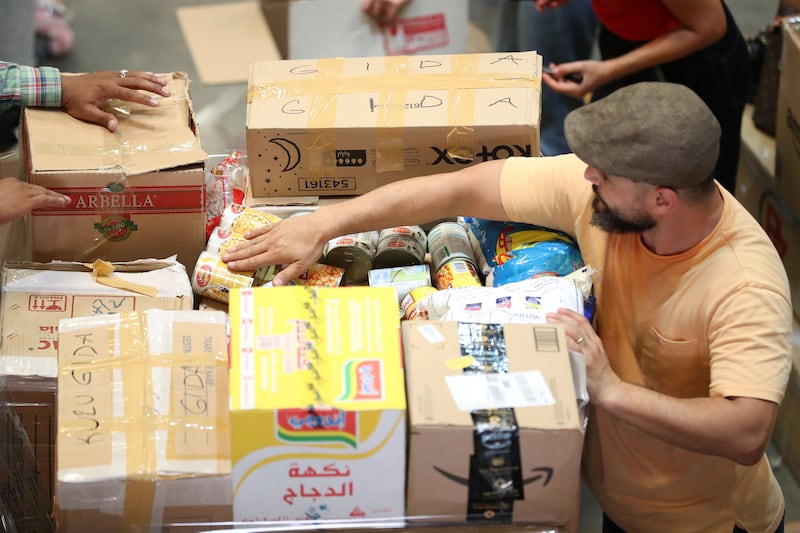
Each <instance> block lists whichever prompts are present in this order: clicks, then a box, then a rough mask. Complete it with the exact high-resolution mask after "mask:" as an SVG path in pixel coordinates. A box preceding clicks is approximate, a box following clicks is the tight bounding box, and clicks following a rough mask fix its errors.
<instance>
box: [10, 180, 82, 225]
mask: <svg viewBox="0 0 800 533" xmlns="http://www.w3.org/2000/svg"><path fill="white" fill-rule="evenodd" d="M70 201H71V200H70V198H69V196H65V195H63V194H59V193H57V192H53V191H51V190H49V189H45V188H44V187H42V186H40V185H33V184H31V183H27V182H24V181H20V180H18V179H16V178H3V179H0V224H5V223H6V222H11V221H12V220H15V219H17V218H20V217H21V216H24V215H27V214H28V213H30V212H31V211H32V210H34V209H41V208H43V207H51V208H56V207H66V206H68V205H69V203H70Z"/></svg>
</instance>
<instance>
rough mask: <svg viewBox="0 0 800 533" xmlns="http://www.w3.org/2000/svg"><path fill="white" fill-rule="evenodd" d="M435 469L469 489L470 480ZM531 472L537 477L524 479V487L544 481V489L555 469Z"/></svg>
mask: <svg viewBox="0 0 800 533" xmlns="http://www.w3.org/2000/svg"><path fill="white" fill-rule="evenodd" d="M433 469H434V470H436V471H437V472H439V473H440V474H441V475H442V476H444V477H445V478H447V479H449V480H450V481H453V482H454V483H458V484H459V485H463V486H465V487H469V479H468V478H465V477H461V476H457V475H456V474H453V473H451V472H448V471H447V470H444V469H442V468H439V467H438V466H434V467H433ZM531 472H535V475H533V476H531V477H528V478H522V483H523V485H530V484H531V483H534V482H536V481H539V480H542V479H543V480H544V481H542V487H546V486H547V484H548V483H550V480H551V479H553V469H552V468H551V467H549V466H540V467H538V468H534V469H533V470H531Z"/></svg>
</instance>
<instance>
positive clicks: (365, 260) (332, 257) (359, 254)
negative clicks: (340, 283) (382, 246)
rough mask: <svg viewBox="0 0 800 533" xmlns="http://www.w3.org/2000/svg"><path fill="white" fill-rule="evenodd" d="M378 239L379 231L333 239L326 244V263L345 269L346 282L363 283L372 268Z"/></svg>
mask: <svg viewBox="0 0 800 533" xmlns="http://www.w3.org/2000/svg"><path fill="white" fill-rule="evenodd" d="M377 241H378V232H377V231H367V232H363V233H353V234H350V235H343V236H341V237H337V238H335V239H331V240H330V241H328V242H327V244H326V245H325V255H324V257H325V259H324V263H325V264H326V265H331V266H335V267H339V268H341V269H343V270H344V282H345V284H355V283H362V282H364V281H366V280H367V275H368V274H369V271H370V270H371V269H372V261H373V259H374V258H375V249H376V245H377V244H378V242H377Z"/></svg>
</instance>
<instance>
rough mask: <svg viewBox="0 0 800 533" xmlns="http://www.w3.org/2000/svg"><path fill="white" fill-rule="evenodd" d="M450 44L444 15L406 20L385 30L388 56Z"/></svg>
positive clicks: (399, 21) (384, 41)
mask: <svg viewBox="0 0 800 533" xmlns="http://www.w3.org/2000/svg"><path fill="white" fill-rule="evenodd" d="M449 43H450V35H449V34H448V33H447V23H446V21H445V16H444V13H434V14H431V15H424V16H420V17H413V18H405V19H400V20H398V21H397V23H396V24H394V25H392V26H391V27H387V28H384V30H383V48H384V50H385V51H386V55H390V56H392V55H395V56H396V55H408V54H413V53H416V52H420V51H423V50H431V49H433V48H441V47H444V46H447V45H448V44H449Z"/></svg>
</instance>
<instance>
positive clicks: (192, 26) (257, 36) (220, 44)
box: [176, 0, 281, 85]
mask: <svg viewBox="0 0 800 533" xmlns="http://www.w3.org/2000/svg"><path fill="white" fill-rule="evenodd" d="M176 15H177V17H178V23H179V24H180V27H181V31H182V32H183V36H184V38H185V39H186V45H187V46H188V47H189V52H190V53H191V55H192V60H193V61H194V65H195V67H196V68H197V72H198V75H199V76H200V81H201V82H203V83H204V84H207V85H220V84H229V83H247V73H248V71H249V70H250V63H253V62H254V61H268V60H273V59H281V55H280V51H279V50H278V46H277V45H276V44H275V39H273V38H272V33H271V32H270V30H269V27H268V26H267V22H266V20H265V19H264V15H263V13H262V11H261V6H260V5H259V4H258V2H257V1H256V0H253V1H250V2H227V3H224V4H209V5H197V6H182V7H179V8H178V9H177V10H176Z"/></svg>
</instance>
